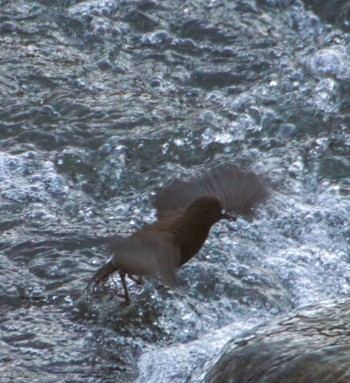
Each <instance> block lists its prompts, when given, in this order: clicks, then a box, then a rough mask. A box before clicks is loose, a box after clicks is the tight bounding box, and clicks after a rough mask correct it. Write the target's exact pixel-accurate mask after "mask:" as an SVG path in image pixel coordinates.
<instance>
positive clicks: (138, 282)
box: [128, 274, 144, 285]
mask: <svg viewBox="0 0 350 383" xmlns="http://www.w3.org/2000/svg"><path fill="white" fill-rule="evenodd" d="M128 277H129V278H130V279H131V280H132V281H134V282H135V283H137V284H138V285H142V284H143V282H144V281H143V277H142V275H139V277H138V278H136V277H135V276H134V275H132V274H128Z"/></svg>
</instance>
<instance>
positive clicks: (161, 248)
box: [87, 165, 267, 303]
mask: <svg viewBox="0 0 350 383" xmlns="http://www.w3.org/2000/svg"><path fill="white" fill-rule="evenodd" d="M266 197H267V191H266V189H265V187H264V186H263V184H262V182H261V180H260V178H259V177H258V176H257V175H255V174H254V173H251V172H244V171H242V170H240V169H239V168H238V167H237V166H233V165H220V166H218V167H215V168H213V169H211V170H210V171H209V172H208V173H206V174H204V176H202V177H200V178H194V179H191V180H189V181H180V180H175V181H173V182H172V183H171V184H170V185H169V186H168V187H167V188H165V189H163V190H159V191H158V192H157V194H156V196H155V199H154V203H153V206H154V207H155V208H156V209H157V218H158V220H157V221H156V222H155V223H153V224H151V225H148V226H146V227H144V228H142V229H140V230H138V231H136V232H135V233H134V234H132V235H131V236H130V237H128V238H126V239H118V240H114V241H112V242H111V243H110V247H111V249H112V251H113V253H114V256H113V257H112V258H111V259H110V260H109V261H108V262H107V263H105V264H104V265H103V266H102V267H101V268H100V269H99V270H98V271H97V272H96V274H95V275H94V276H93V277H92V279H91V280H90V282H89V284H88V287H87V289H88V290H91V288H92V287H93V286H94V285H95V284H97V283H99V282H101V281H103V280H105V279H106V278H107V277H108V275H110V274H112V273H114V272H116V271H119V274H120V277H121V280H122V284H123V288H124V291H125V302H126V303H129V302H130V296H129V291H128V286H127V282H126V279H125V276H126V275H128V276H130V277H131V279H134V277H133V276H135V275H139V276H143V275H152V274H158V275H159V276H160V278H161V280H162V282H163V283H165V284H167V285H170V286H174V285H175V279H176V277H175V273H176V270H177V269H178V268H179V267H180V266H181V265H183V264H184V263H186V262H187V261H189V260H190V259H191V258H192V257H193V256H195V255H196V254H197V253H198V251H199V250H200V248H201V247H202V246H203V244H204V242H205V240H206V239H207V237H208V234H209V231H210V228H211V226H212V225H214V224H215V223H216V222H218V221H220V220H221V219H228V220H236V218H235V216H234V215H232V214H231V213H234V214H241V215H243V216H246V217H249V218H251V217H252V215H253V209H254V207H256V205H257V204H258V203H260V202H261V201H263V200H264V199H265V198H266ZM134 280H135V279H134Z"/></svg>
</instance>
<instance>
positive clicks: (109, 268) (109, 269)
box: [85, 260, 118, 292]
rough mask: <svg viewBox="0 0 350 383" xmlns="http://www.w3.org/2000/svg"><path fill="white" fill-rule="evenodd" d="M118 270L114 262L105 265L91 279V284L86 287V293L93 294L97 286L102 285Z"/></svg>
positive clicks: (110, 261)
mask: <svg viewBox="0 0 350 383" xmlns="http://www.w3.org/2000/svg"><path fill="white" fill-rule="evenodd" d="M117 270H118V268H117V267H115V266H114V265H113V263H112V260H109V261H108V262H106V263H105V264H104V265H102V266H101V267H100V268H99V269H98V270H97V271H96V273H95V275H94V276H93V277H92V278H91V279H90V281H89V283H88V284H87V286H86V289H85V290H86V291H87V292H91V291H92V289H93V288H94V286H95V285H97V284H98V283H100V282H101V281H102V280H104V279H106V278H107V277H108V275H110V274H112V273H114V272H115V271H117Z"/></svg>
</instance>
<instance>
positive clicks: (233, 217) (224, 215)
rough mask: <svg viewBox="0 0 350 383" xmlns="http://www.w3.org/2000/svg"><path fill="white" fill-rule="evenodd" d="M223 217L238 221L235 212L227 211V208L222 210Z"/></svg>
mask: <svg viewBox="0 0 350 383" xmlns="http://www.w3.org/2000/svg"><path fill="white" fill-rule="evenodd" d="M221 214H222V219H227V220H228V221H230V222H232V221H237V217H236V216H234V215H233V214H230V213H227V212H226V211H225V210H223V211H222V213H221Z"/></svg>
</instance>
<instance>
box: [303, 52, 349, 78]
mask: <svg viewBox="0 0 350 383" xmlns="http://www.w3.org/2000/svg"><path fill="white" fill-rule="evenodd" d="M309 68H310V71H311V74H312V75H313V76H315V77H317V78H322V77H327V76H334V77H338V76H340V75H342V74H344V72H345V69H346V67H345V57H344V55H343V54H342V53H341V52H339V51H338V50H335V49H331V48H329V49H322V50H320V51H318V52H316V53H315V54H314V55H313V56H312V57H311V59H310V61H309Z"/></svg>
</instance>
